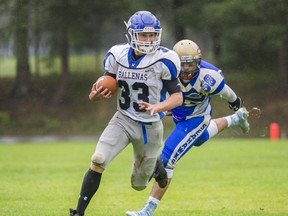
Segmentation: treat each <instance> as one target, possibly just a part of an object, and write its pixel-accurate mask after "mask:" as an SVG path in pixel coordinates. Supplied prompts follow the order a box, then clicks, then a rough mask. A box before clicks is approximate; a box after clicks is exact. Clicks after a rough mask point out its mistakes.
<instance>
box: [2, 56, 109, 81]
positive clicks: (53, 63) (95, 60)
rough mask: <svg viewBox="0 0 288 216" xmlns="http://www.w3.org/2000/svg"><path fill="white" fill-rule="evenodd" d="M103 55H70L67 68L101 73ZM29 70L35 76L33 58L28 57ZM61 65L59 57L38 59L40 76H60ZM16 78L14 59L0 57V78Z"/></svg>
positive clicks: (80, 71) (74, 71)
mask: <svg viewBox="0 0 288 216" xmlns="http://www.w3.org/2000/svg"><path fill="white" fill-rule="evenodd" d="M103 60H104V55H103V54H100V55H97V57H96V56H95V55H92V54H90V55H88V54H85V55H70V57H69V67H70V70H71V72H73V73H85V72H87V71H98V70H99V71H101V73H102V71H103V65H102V62H103ZM29 61H30V62H29V63H30V70H31V73H32V74H35V70H36V69H35V58H34V57H30V59H29ZM60 71H61V64H60V59H59V57H55V58H50V59H48V58H47V57H42V58H41V59H40V71H38V72H39V75H40V76H45V75H49V74H51V73H58V74H60ZM15 76H16V59H15V58H14V57H1V56H0V78H1V77H15Z"/></svg>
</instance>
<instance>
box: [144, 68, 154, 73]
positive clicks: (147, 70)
mask: <svg viewBox="0 0 288 216" xmlns="http://www.w3.org/2000/svg"><path fill="white" fill-rule="evenodd" d="M154 72H155V71H154V68H152V67H151V68H148V69H146V70H145V73H154Z"/></svg>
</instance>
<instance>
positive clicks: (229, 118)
mask: <svg viewBox="0 0 288 216" xmlns="http://www.w3.org/2000/svg"><path fill="white" fill-rule="evenodd" d="M224 118H225V119H226V120H227V123H228V124H227V125H228V127H232V126H236V125H237V124H238V121H239V118H238V116H237V115H236V114H235V113H234V114H233V115H230V116H226V117H224Z"/></svg>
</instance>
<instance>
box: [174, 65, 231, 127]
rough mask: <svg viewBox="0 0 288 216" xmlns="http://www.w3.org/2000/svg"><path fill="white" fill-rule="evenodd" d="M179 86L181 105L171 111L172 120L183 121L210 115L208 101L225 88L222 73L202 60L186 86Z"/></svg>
mask: <svg viewBox="0 0 288 216" xmlns="http://www.w3.org/2000/svg"><path fill="white" fill-rule="evenodd" d="M180 84H181V90H182V94H183V100H184V101H183V104H182V105H181V106H178V107H176V108H174V109H172V115H173V118H174V120H175V121H176V122H177V121H183V120H187V119H189V118H191V117H197V116H204V115H211V105H210V99H211V96H212V95H215V94H217V93H219V92H220V91H221V90H222V89H223V88H224V86H225V80H224V76H223V74H222V71H221V70H220V69H219V68H217V67H215V66H214V65H212V64H210V63H208V62H206V61H204V60H202V61H201V64H200V70H199V71H198V72H197V73H196V74H195V76H194V77H193V79H192V80H191V81H190V82H189V83H188V84H187V85H183V84H182V83H180Z"/></svg>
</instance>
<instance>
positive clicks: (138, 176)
mask: <svg viewBox="0 0 288 216" xmlns="http://www.w3.org/2000/svg"><path fill="white" fill-rule="evenodd" d="M155 160H156V159H155V158H148V159H146V160H143V161H141V163H137V162H136V163H134V165H133V173H132V176H131V186H132V188H133V189H135V190H137V191H141V190H144V189H145V188H146V187H147V184H148V180H149V178H150V176H151V175H152V173H153V170H154V167H155Z"/></svg>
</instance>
